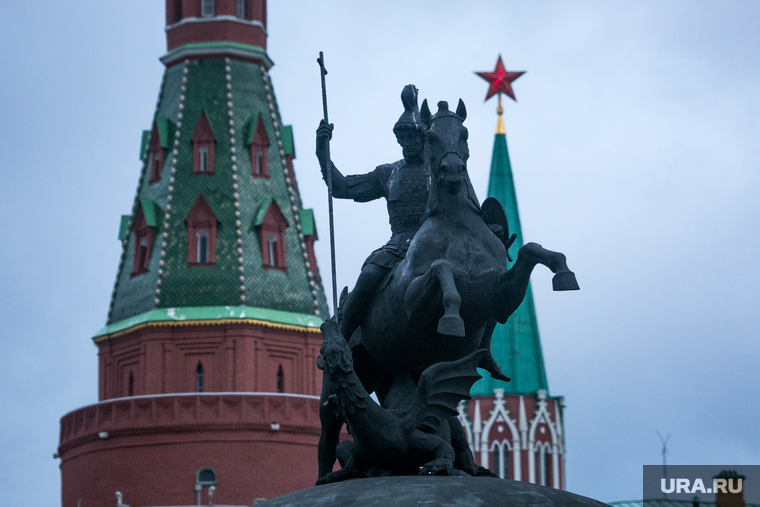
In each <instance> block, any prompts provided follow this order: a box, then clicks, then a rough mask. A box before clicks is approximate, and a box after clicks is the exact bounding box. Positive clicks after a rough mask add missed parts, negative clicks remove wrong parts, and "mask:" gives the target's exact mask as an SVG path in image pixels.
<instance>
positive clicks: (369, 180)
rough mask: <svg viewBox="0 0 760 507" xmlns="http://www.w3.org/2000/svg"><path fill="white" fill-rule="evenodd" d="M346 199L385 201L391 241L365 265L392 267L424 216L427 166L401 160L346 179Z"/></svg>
mask: <svg viewBox="0 0 760 507" xmlns="http://www.w3.org/2000/svg"><path fill="white" fill-rule="evenodd" d="M346 186H347V187H348V194H349V198H351V199H353V200H355V201H358V202H366V201H371V200H373V199H378V198H380V197H385V199H386V200H387V202H388V221H389V222H390V225H391V239H390V240H389V241H388V242H387V243H386V244H385V245H383V246H382V247H381V248H379V249H377V250H375V251H374V252H373V253H372V254H371V255H370V256H369V258H368V259H367V261H366V262H365V264H366V263H371V264H376V265H378V266H382V267H385V268H391V267H393V266H394V265H395V264H396V263H397V262H399V261H400V260H401V259H403V258H404V256H405V255H406V250H407V248H409V244H410V243H411V241H412V238H413V237H414V235H415V233H416V232H417V230H418V229H419V228H420V225H421V223H422V217H423V216H424V215H425V210H426V204H427V199H428V188H429V186H430V169H429V167H428V165H427V164H426V163H423V162H421V163H419V164H414V165H410V164H408V163H407V162H406V161H404V160H399V161H398V162H394V163H392V164H384V165H381V166H378V167H377V169H375V170H374V171H372V172H371V173H368V174H360V175H355V176H347V177H346Z"/></svg>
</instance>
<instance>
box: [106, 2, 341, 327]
mask: <svg viewBox="0 0 760 507" xmlns="http://www.w3.org/2000/svg"><path fill="white" fill-rule="evenodd" d="M235 5H237V9H236V8H235ZM196 11H197V12H196ZM265 25H266V5H265V3H264V2H261V1H241V2H237V3H236V2H231V1H217V2H209V1H203V2H200V1H199V2H171V1H170V2H167V27H166V33H167V45H168V49H169V52H168V53H167V54H166V55H164V57H162V61H163V62H164V63H165V64H166V66H167V69H166V71H165V74H164V79H163V81H162V84H161V90H160V93H159V98H158V103H157V106H156V112H155V115H154V119H153V121H152V128H151V129H150V130H148V131H146V132H145V133H144V134H143V147H142V149H141V153H140V155H141V160H142V162H143V170H142V173H141V176H140V180H139V182H138V186H137V193H136V196H135V201H134V205H133V209H132V213H131V214H130V215H129V216H125V217H123V218H122V224H123V227H122V230H121V231H120V239H121V240H122V244H123V254H122V259H121V263H120V265H119V270H118V275H117V279H116V283H115V287H114V292H113V299H112V302H111V306H110V310H109V314H108V324H109V326H108V327H106V328H105V329H103V330H102V331H101V332H100V333H98V335H97V336H96V340H97V339H99V338H101V337H102V336H106V335H109V334H111V333H110V332H111V331H112V329H109V327H111V326H113V325H114V324H118V323H120V322H123V321H124V320H125V319H129V318H134V317H136V316H142V320H144V321H146V320H147V321H151V320H155V319H157V318H158V319H161V318H165V317H166V315H164V314H165V313H166V312H157V313H156V312H155V310H161V309H169V308H182V309H183V314H184V315H185V316H186V317H187V318H193V316H195V317H197V318H200V315H201V313H203V312H206V313H208V312H207V311H208V309H209V307H216V308H222V309H223V308H225V307H228V306H229V307H240V306H242V307H248V308H250V310H248V311H247V312H246V315H248V316H249V317H251V318H255V319H260V320H270V319H271V318H272V315H276V314H273V313H272V312H271V311H272V310H274V311H278V312H287V313H288V314H291V315H284V314H277V315H278V317H281V318H279V320H280V321H282V322H279V323H281V324H290V323H293V322H295V321H298V320H299V319H300V320H301V321H307V320H308V319H309V316H312V317H321V316H325V315H327V313H328V310H327V305H326V300H325V297H324V292H323V290H322V286H321V283H320V279H319V276H318V270H317V266H316V264H315V260H314V259H315V257H314V253H313V239H314V238H311V237H308V235H309V234H311V235H313V236H316V230H315V227H314V224H313V214H312V213H310V210H305V209H303V207H302V205H301V197H300V195H299V192H298V187H297V185H296V182H295V174H294V172H293V159H294V158H295V150H294V147H293V142H292V131H291V127H290V126H285V125H283V124H282V119H281V118H280V113H279V108H278V106H277V101H276V100H275V96H274V88H273V85H272V82H271V78H270V77H269V72H268V69H269V67H271V65H272V63H271V60H270V59H269V58H268V56H267V54H266V51H265V48H266V36H265V31H264V28H265ZM199 200H202V201H203V206H202V209H200V208H198V202H199ZM145 210H149V212H146V211H145ZM154 210H155V212H154ZM145 220H148V222H145ZM304 220H305V221H307V222H309V223H304ZM220 311H221V310H220ZM236 311H243V309H239V310H236ZM150 312H153V313H152V314H149V315H146V313H150ZM212 313H213V312H212ZM204 315H205V313H204ZM275 320H277V319H275ZM318 321H319V319H316V320H314V321H313V322H312V324H316V325H317V326H318Z"/></svg>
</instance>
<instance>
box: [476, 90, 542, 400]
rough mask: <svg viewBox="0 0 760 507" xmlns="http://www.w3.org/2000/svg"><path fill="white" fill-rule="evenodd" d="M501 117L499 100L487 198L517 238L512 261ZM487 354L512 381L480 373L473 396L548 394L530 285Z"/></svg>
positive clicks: (512, 205) (511, 211)
mask: <svg viewBox="0 0 760 507" xmlns="http://www.w3.org/2000/svg"><path fill="white" fill-rule="evenodd" d="M502 113H503V109H502V107H501V97H499V109H498V115H499V118H498V123H497V126H496V135H495V136H494V143H493V155H492V157H491V173H490V176H489V179H488V197H494V198H496V199H498V200H499V202H500V203H501V205H502V206H503V207H504V212H505V213H506V215H507V221H508V223H509V232H510V233H516V234H517V239H516V240H515V242H514V244H513V245H512V247H511V248H510V254H511V256H512V258H513V259H515V258H516V257H517V251H518V250H519V249H520V247H521V246H523V235H522V228H521V226H520V213H519V211H518V209H517V197H516V194H515V184H514V180H513V178H512V164H511V163H510V161H509V151H508V149H507V136H506V134H505V133H504V122H503V120H502ZM507 264H508V266H510V267H511V265H512V264H514V262H509V261H507ZM491 351H492V352H493V355H494V358H495V359H496V362H497V363H498V364H499V366H501V368H502V370H504V372H505V373H506V374H507V375H508V376H509V377H511V378H512V381H511V382H506V383H505V382H502V381H500V380H495V379H493V378H491V376H490V375H489V374H488V373H487V372H485V371H481V372H480V373H481V374H482V375H483V379H482V380H480V381H478V382H477V383H476V384H475V385H474V386H473V387H472V395H473V396H488V395H491V394H492V393H493V390H494V388H502V389H504V392H505V394H533V393H535V392H536V391H538V390H539V389H544V390H548V385H547V382H546V370H545V369H544V356H543V353H542V352H541V340H540V339H539V336H538V323H537V322H536V310H535V308H534V306H533V292H532V290H531V286H530V284H529V285H528V290H527V292H526V294H525V299H524V300H523V302H522V304H521V305H520V306H519V307H518V308H517V310H516V311H515V313H513V314H512V315H511V316H510V317H509V320H507V322H506V324H497V325H496V329H495V330H494V333H493V337H492V339H491Z"/></svg>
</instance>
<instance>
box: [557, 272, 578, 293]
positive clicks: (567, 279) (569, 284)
mask: <svg viewBox="0 0 760 507" xmlns="http://www.w3.org/2000/svg"><path fill="white" fill-rule="evenodd" d="M552 288H553V289H554V290H579V289H580V287H578V281H577V280H576V279H575V273H573V272H572V271H564V272H562V273H557V274H556V275H554V278H552Z"/></svg>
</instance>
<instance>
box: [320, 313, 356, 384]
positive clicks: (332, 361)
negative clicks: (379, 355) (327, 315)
mask: <svg viewBox="0 0 760 507" xmlns="http://www.w3.org/2000/svg"><path fill="white" fill-rule="evenodd" d="M320 329H321V330H322V337H323V340H322V346H321V347H320V348H319V353H320V354H321V355H320V356H319V357H318V358H317V368H319V369H320V370H322V371H324V372H327V373H332V372H333V371H335V370H338V371H340V372H343V373H348V372H350V371H352V370H353V364H354V361H353V356H352V354H351V349H350V348H349V347H348V343H347V342H346V340H345V338H343V335H342V334H341V333H340V329H339V328H338V323H337V322H336V321H335V319H334V318H332V319H329V320H326V321H325V322H324V323H323V324H322V327H321V328H320Z"/></svg>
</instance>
